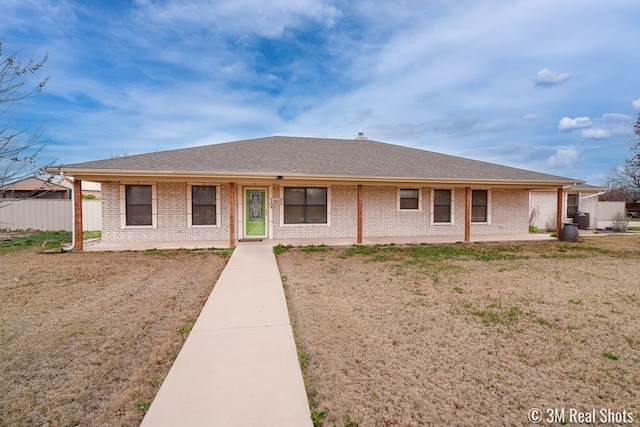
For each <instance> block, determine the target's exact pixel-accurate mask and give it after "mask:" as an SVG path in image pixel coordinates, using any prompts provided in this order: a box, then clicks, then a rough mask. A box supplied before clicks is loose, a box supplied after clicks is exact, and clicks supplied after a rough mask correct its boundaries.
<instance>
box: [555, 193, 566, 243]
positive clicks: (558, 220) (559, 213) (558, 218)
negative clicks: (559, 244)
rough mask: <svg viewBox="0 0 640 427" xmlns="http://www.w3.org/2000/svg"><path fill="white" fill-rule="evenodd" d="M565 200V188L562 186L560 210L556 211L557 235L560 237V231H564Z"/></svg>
mask: <svg viewBox="0 0 640 427" xmlns="http://www.w3.org/2000/svg"><path fill="white" fill-rule="evenodd" d="M563 202H564V190H563V189H562V187H560V188H558V210H557V213H556V236H557V237H560V231H562V217H563V214H562V205H563Z"/></svg>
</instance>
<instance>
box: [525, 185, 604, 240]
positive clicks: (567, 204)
mask: <svg viewBox="0 0 640 427" xmlns="http://www.w3.org/2000/svg"><path fill="white" fill-rule="evenodd" d="M606 191H607V189H606V188H603V187H597V186H593V185H588V184H585V183H582V184H578V185H569V186H567V187H566V188H564V189H563V193H562V206H561V209H560V212H561V215H560V218H561V222H563V223H567V222H569V223H570V222H573V219H574V216H575V215H576V214H577V213H578V212H584V213H587V214H589V228H590V229H593V230H595V229H597V228H598V196H600V195H601V194H604V193H605V192H606ZM556 199H557V196H556V192H555V191H553V190H550V189H535V190H532V191H531V193H530V194H529V219H530V225H533V226H536V227H538V228H539V229H540V230H555V229H556V223H557V218H558V206H557V204H556Z"/></svg>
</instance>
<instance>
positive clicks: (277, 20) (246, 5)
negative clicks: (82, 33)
mask: <svg viewBox="0 0 640 427" xmlns="http://www.w3.org/2000/svg"><path fill="white" fill-rule="evenodd" d="M136 4H137V6H138V7H139V8H140V12H141V16H140V18H141V19H142V20H143V21H146V20H149V19H150V20H151V21H154V22H158V23H163V24H166V25H168V26H169V27H172V28H174V29H175V28H178V27H180V28H182V29H185V28H186V29H188V30H189V32H191V31H192V29H193V28H202V29H208V28H211V27H214V28H215V29H216V31H217V32H219V33H220V32H223V33H226V34H235V35H242V34H247V33H249V34H258V35H260V36H263V37H277V36H279V35H281V34H282V33H283V32H284V31H285V30H286V29H287V28H292V27H298V26H300V25H301V24H303V23H304V22H305V21H306V20H312V21H316V22H319V23H322V24H323V25H325V26H326V27H328V28H331V27H332V26H333V25H334V24H335V21H336V20H337V19H339V18H340V16H341V12H340V11H339V10H338V9H337V8H335V7H334V6H331V5H328V4H325V2H323V1H320V0H293V1H292V0H279V1H272V2H255V1H253V0H226V1H217V2H213V3H211V2H209V1H192V2H186V3H185V2H181V1H175V0H170V1H167V2H163V3H162V4H160V3H151V2H149V1H138V2H137V3H136Z"/></svg>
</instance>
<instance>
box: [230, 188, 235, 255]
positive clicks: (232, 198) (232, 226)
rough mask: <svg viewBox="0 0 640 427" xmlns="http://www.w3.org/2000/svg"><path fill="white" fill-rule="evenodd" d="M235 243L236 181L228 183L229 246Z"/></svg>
mask: <svg viewBox="0 0 640 427" xmlns="http://www.w3.org/2000/svg"><path fill="white" fill-rule="evenodd" d="M235 245H236V183H235V182H230V183H229V246H235Z"/></svg>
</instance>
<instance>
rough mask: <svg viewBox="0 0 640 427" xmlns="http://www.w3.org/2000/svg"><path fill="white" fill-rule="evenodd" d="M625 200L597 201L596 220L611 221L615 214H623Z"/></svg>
mask: <svg viewBox="0 0 640 427" xmlns="http://www.w3.org/2000/svg"><path fill="white" fill-rule="evenodd" d="M625 209H626V203H625V202H598V221H611V220H612V219H613V218H614V217H615V216H616V215H617V214H620V215H622V216H623V217H624V216H625V212H626V210H625Z"/></svg>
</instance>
